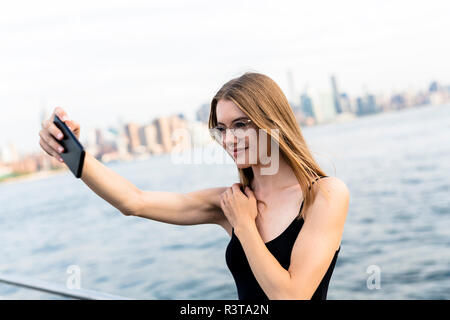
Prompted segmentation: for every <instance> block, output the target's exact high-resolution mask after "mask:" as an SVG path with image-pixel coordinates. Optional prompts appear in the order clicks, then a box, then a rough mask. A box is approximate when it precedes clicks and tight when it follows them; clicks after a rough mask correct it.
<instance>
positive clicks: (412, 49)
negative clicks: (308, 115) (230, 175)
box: [0, 0, 450, 152]
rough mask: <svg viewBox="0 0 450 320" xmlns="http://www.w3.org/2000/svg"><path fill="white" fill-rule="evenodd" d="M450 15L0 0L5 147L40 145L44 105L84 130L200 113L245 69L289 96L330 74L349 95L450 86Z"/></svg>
mask: <svg viewBox="0 0 450 320" xmlns="http://www.w3.org/2000/svg"><path fill="white" fill-rule="evenodd" d="M449 12H450V1H433V0H428V1H411V0H409V1H401V0H395V1H392V0H391V1H384V0H378V1H361V0H359V1H346V0H341V1H320V0H315V1H283V0H277V1H261V0H259V1H244V0H239V1H235V0H227V1H211V0H210V1H195V0H194V1H173V0H163V1H159V0H152V1H135V0H127V1H111V0H109V1H95V0H89V1H84V0H77V1H48V0H41V1H20V0H18V1H3V2H2V3H1V4H0V147H1V146H4V145H6V144H7V143H10V142H13V143H14V144H15V145H16V147H17V148H18V150H19V151H27V152H28V151H30V152H31V151H37V150H40V147H39V130H40V129H41V120H40V116H41V110H42V109H43V108H45V109H46V110H47V112H51V111H53V109H54V108H55V107H56V106H61V107H62V108H63V109H65V110H66V111H67V113H68V114H69V117H70V118H71V119H73V120H75V121H77V122H79V123H80V124H81V136H82V138H83V128H92V127H106V126H108V125H116V124H117V121H118V119H119V118H121V119H122V120H123V121H134V122H137V123H141V124H144V123H146V122H148V121H151V120H152V119H153V118H155V117H158V116H165V115H170V114H174V113H180V112H181V113H184V114H185V115H186V116H187V117H188V118H193V117H194V114H195V111H196V109H198V108H199V107H200V105H201V104H204V103H209V102H210V100H211V98H212V97H213V96H214V94H215V93H216V92H217V90H219V88H220V87H221V86H222V85H223V84H224V83H225V82H227V81H228V80H230V79H232V78H235V77H238V76H239V75H241V74H242V73H244V72H246V71H256V72H262V73H264V74H266V75H268V76H270V77H271V78H272V79H274V80H275V81H276V82H277V83H278V84H279V85H280V87H281V88H282V90H283V91H284V93H285V94H286V96H287V97H288V98H289V99H290V100H293V101H295V99H296V98H297V97H298V95H299V94H300V93H301V92H302V90H303V89H304V88H305V87H306V86H307V87H308V88H315V89H319V90H328V89H329V86H330V80H329V77H330V75H332V74H334V75H336V77H337V80H338V86H339V89H340V90H342V91H345V92H347V93H348V94H350V95H358V94H361V93H362V92H364V90H369V91H371V92H373V93H380V92H394V91H398V90H408V89H412V90H421V89H425V88H427V87H428V85H429V83H430V82H431V81H433V80H437V81H439V82H441V83H443V84H447V85H448V84H450V62H449V58H448V57H450V42H449V41H448V33H449V31H450V19H449V18H448V14H449ZM289 70H290V71H291V72H292V76H293V82H294V92H292V90H291V89H290V88H291V87H290V86H289V82H288V76H287V73H288V71H289ZM85 131H86V130H85Z"/></svg>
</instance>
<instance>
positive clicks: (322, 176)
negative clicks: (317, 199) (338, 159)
mask: <svg viewBox="0 0 450 320" xmlns="http://www.w3.org/2000/svg"><path fill="white" fill-rule="evenodd" d="M326 177H328V176H319V177H318V178H316V179H314V181H313V182H312V183H311V185H312V184H313V183H314V182H316V181H317V180H319V179H320V178H326ZM308 188H309V189H311V186H309V187H308Z"/></svg>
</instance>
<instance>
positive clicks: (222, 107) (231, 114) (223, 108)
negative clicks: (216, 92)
mask: <svg viewBox="0 0 450 320" xmlns="http://www.w3.org/2000/svg"><path fill="white" fill-rule="evenodd" d="M246 116H247V115H246V114H245V113H244V112H242V110H241V109H239V107H238V106H237V105H236V104H235V103H234V102H233V101H230V100H224V99H221V100H219V101H218V102H217V106H216V117H217V122H218V123H219V122H221V123H224V124H230V123H231V122H232V121H233V120H234V119H237V118H240V117H246Z"/></svg>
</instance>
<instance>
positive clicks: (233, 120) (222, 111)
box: [216, 99, 270, 169]
mask: <svg viewBox="0 0 450 320" xmlns="http://www.w3.org/2000/svg"><path fill="white" fill-rule="evenodd" d="M216 116H217V126H216V128H217V132H216V133H217V134H218V136H219V141H220V143H221V144H222V147H223V148H224V149H225V151H227V152H228V154H230V156H231V157H232V158H233V159H234V161H235V163H236V165H237V167H238V168H239V169H244V168H248V167H250V166H252V165H256V164H258V163H259V154H260V152H259V150H260V146H259V143H258V141H259V136H260V135H259V130H258V128H257V127H256V126H255V124H253V122H251V120H250V118H249V117H248V116H247V115H246V114H245V113H244V112H242V111H241V109H239V107H238V106H237V105H236V104H235V103H234V102H232V101H229V100H224V99H221V100H219V101H218V102H217V106H216ZM230 128H232V129H235V130H234V132H235V135H234V134H233V133H232V132H231V131H232V130H228V129H230ZM267 140H268V143H270V137H268V139H267ZM264 145H265V144H264ZM266 147H267V146H265V147H264V149H266ZM264 151H265V150H264Z"/></svg>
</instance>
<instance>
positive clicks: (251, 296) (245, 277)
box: [225, 176, 341, 300]
mask: <svg viewBox="0 0 450 320" xmlns="http://www.w3.org/2000/svg"><path fill="white" fill-rule="evenodd" d="M323 177H327V176H321V178H323ZM317 179H319V178H317ZM317 179H316V181H317ZM312 183H314V181H313V182H312ZM309 188H311V187H309ZM302 207H303V202H302V204H301V206H300V211H301V210H302ZM303 223H304V220H303V218H300V219H297V218H295V219H294V221H292V223H291V224H290V225H289V227H287V228H286V230H284V231H283V233H281V234H280V235H279V236H277V237H276V238H275V239H272V240H270V241H268V242H266V243H265V244H266V247H267V249H268V250H269V251H270V252H271V253H272V255H273V256H274V257H275V258H276V259H277V260H278V262H279V263H280V265H281V266H282V267H283V268H284V269H286V270H288V268H289V265H290V259H291V252H292V247H293V246H294V242H295V240H296V239H297V236H298V233H299V232H300V229H301V228H302V226H303ZM340 250H341V247H340V246H339V248H338V250H337V251H336V252H335V254H334V257H333V260H332V261H331V263H330V266H329V267H328V270H327V272H326V273H325V275H324V277H323V279H322V281H321V282H320V284H319V286H318V287H317V289H316V291H315V292H314V294H313V296H312V297H311V300H326V298H327V291H328V284H329V282H330V279H331V275H332V273H333V270H334V266H335V264H336V260H337V257H338V253H339V251H340ZM225 260H226V263H227V266H228V268H229V269H230V272H231V274H232V275H233V278H234V281H235V283H236V287H237V293H238V297H239V300H269V298H268V297H267V295H266V294H265V293H264V291H263V290H262V289H261V287H260V285H259V283H258V281H256V278H255V276H254V275H253V272H252V270H251V268H250V265H249V263H248V260H247V257H246V255H245V252H244V249H243V248H242V245H241V243H240V242H239V239H238V238H237V237H236V235H235V234H234V229H232V234H231V240H230V242H229V243H228V246H227V248H226V252H225Z"/></svg>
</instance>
